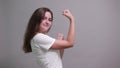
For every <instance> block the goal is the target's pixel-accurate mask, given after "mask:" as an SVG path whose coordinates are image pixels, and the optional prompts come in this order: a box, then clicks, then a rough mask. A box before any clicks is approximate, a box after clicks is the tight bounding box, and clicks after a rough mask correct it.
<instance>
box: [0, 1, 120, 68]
mask: <svg viewBox="0 0 120 68" xmlns="http://www.w3.org/2000/svg"><path fill="white" fill-rule="evenodd" d="M43 6H45V7H48V8H50V9H51V10H52V11H53V13H54V21H53V27H52V29H51V31H50V32H49V35H50V36H52V37H56V36H57V33H59V32H60V33H63V34H64V35H65V37H66V35H67V30H68V26H69V25H68V20H67V18H65V17H64V16H62V15H61V14H62V11H63V10H64V9H70V10H71V12H72V13H73V15H74V17H75V25H76V39H75V45H74V47H73V48H69V49H66V50H65V55H64V58H63V65H64V68H120V0H0V68H39V66H38V64H37V63H36V61H35V57H34V55H33V54H31V53H29V54H25V53H24V52H23V51H22V43H23V35H24V32H25V29H26V25H27V22H28V20H29V18H30V16H31V14H32V13H33V11H34V10H35V9H37V8H38V7H43Z"/></svg>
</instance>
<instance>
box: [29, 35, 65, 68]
mask: <svg viewBox="0 0 120 68" xmlns="http://www.w3.org/2000/svg"><path fill="white" fill-rule="evenodd" d="M54 42H55V39H54V38H51V37H50V36H48V35H45V34H42V33H37V34H36V35H35V36H34V37H33V38H32V40H31V48H32V52H33V53H34V54H35V55H36V59H37V62H38V64H39V65H40V68H63V67H62V60H61V57H60V51H59V50H53V49H50V47H51V46H52V44H53V43H54Z"/></svg>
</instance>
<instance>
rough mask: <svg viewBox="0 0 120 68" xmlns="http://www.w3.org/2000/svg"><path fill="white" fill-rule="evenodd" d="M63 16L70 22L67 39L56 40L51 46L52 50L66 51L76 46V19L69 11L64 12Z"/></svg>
mask: <svg viewBox="0 0 120 68" xmlns="http://www.w3.org/2000/svg"><path fill="white" fill-rule="evenodd" d="M63 15H64V16H66V17H67V18H68V19H69V20H70V26H69V30H68V36H67V39H66V40H55V42H54V43H53V45H52V46H51V49H65V48H69V47H73V45H74V35H75V27H74V17H73V16H72V14H71V12H70V11H69V10H64V11H63Z"/></svg>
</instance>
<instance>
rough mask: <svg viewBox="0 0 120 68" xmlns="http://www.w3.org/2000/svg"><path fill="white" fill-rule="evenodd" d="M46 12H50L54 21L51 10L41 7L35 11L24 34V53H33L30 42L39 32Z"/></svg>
mask: <svg viewBox="0 0 120 68" xmlns="http://www.w3.org/2000/svg"><path fill="white" fill-rule="evenodd" d="M45 12H50V13H51V16H52V20H53V13H52V11H51V10H50V9H49V8H46V7H41V8H38V9H36V10H35V11H34V13H33V14H32V16H31V18H30V20H29V22H28V25H27V28H26V32H25V34H24V41H23V51H24V52H25V53H29V52H32V49H31V44H30V41H31V39H32V38H33V36H34V35H35V34H36V32H38V31H39V25H40V23H41V22H42V20H43V19H44V16H45ZM49 29H50V28H49ZM48 31H49V30H48Z"/></svg>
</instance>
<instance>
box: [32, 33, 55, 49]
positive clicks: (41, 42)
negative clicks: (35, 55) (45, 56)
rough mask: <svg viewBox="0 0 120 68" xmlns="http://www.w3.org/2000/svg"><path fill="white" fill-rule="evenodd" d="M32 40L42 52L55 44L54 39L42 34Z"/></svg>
mask: <svg viewBox="0 0 120 68" xmlns="http://www.w3.org/2000/svg"><path fill="white" fill-rule="evenodd" d="M33 39H34V42H35V43H36V44H37V46H38V47H40V48H43V49H44V50H49V49H50V47H51V46H52V45H53V43H54V42H55V39H54V38H52V37H50V36H48V35H45V34H42V33H38V34H36V35H35V37H34V38H33Z"/></svg>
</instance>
